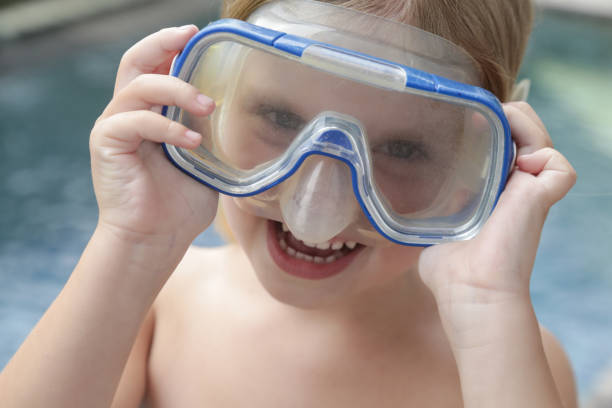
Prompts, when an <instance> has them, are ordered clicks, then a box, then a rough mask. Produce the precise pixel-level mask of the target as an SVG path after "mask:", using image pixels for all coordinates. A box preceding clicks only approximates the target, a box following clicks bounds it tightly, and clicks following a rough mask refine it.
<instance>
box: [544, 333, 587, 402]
mask: <svg viewBox="0 0 612 408" xmlns="http://www.w3.org/2000/svg"><path fill="white" fill-rule="evenodd" d="M540 332H541V334H542V343H543V345H544V352H545V354H546V359H547V360H548V365H549V367H550V370H551V372H552V375H553V378H554V379H555V384H556V385H557V390H558V391H559V395H560V396H561V400H562V401H563V406H564V408H576V407H577V406H578V397H577V393H576V381H575V379H574V372H573V370H572V365H571V363H570V361H569V358H568V357H567V354H566V353H565V350H564V349H563V346H562V345H561V343H560V342H559V340H557V338H556V337H555V336H554V335H553V334H552V333H551V332H550V331H549V330H548V329H546V328H545V327H544V326H542V325H540Z"/></svg>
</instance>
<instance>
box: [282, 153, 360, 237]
mask: <svg viewBox="0 0 612 408" xmlns="http://www.w3.org/2000/svg"><path fill="white" fill-rule="evenodd" d="M285 184H288V185H286V186H285V187H284V189H283V192H282V194H281V199H280V200H281V203H280V206H281V212H282V215H283V220H284V221H285V223H286V224H287V226H288V227H289V229H290V230H291V233H292V234H293V235H294V236H295V237H296V238H298V239H300V240H302V241H306V242H313V243H320V242H326V241H329V240H330V239H331V238H333V237H334V236H336V235H338V234H339V233H340V232H342V231H343V230H344V229H345V228H346V227H347V226H348V225H349V224H351V222H353V220H355V218H356V216H357V211H358V208H357V205H356V202H355V200H354V199H353V198H352V194H353V191H352V189H351V173H350V171H349V169H348V168H347V166H346V165H344V164H343V163H342V162H340V161H338V160H335V159H329V158H320V157H311V158H309V159H307V160H306V161H305V162H304V163H303V164H302V166H301V167H300V169H299V171H298V172H297V173H296V174H294V175H293V176H292V177H291V178H290V179H289V180H287V181H286V182H285Z"/></svg>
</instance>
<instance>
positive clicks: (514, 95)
mask: <svg viewBox="0 0 612 408" xmlns="http://www.w3.org/2000/svg"><path fill="white" fill-rule="evenodd" d="M530 90H531V80H530V79H522V80H520V81H519V82H517V83H515V84H514V85H513V86H512V92H510V100H509V101H508V102H526V101H527V98H528V97H529V91H530Z"/></svg>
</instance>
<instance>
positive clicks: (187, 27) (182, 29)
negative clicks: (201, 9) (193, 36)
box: [177, 24, 195, 31]
mask: <svg viewBox="0 0 612 408" xmlns="http://www.w3.org/2000/svg"><path fill="white" fill-rule="evenodd" d="M193 27H195V26H194V25H193V24H187V25H184V26H182V27H178V28H177V29H178V30H181V31H186V30H189V29H191V28H193Z"/></svg>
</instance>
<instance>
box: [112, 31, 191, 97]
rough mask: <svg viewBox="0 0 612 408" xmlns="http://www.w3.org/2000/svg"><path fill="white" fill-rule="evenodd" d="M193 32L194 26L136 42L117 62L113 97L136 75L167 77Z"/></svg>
mask: <svg viewBox="0 0 612 408" xmlns="http://www.w3.org/2000/svg"><path fill="white" fill-rule="evenodd" d="M197 31H198V28H197V27H196V26H195V25H187V26H183V27H175V28H165V29H163V30H161V31H158V32H156V33H154V34H151V35H149V36H148V37H145V38H144V39H142V40H140V41H139V42H137V43H136V44H135V45H134V46H132V47H131V48H130V49H129V50H127V51H126V52H125V54H123V57H122V58H121V63H120V64H119V69H118V71H117V80H116V82H115V93H117V92H119V91H120V90H121V89H123V87H125V86H126V85H127V84H129V83H130V82H131V81H132V80H133V79H134V78H136V77H137V76H139V75H142V74H150V73H160V74H161V73H163V74H167V73H168V71H169V68H170V64H171V63H172V59H173V58H174V56H175V55H176V54H178V52H179V51H180V50H182V49H183V48H184V47H185V44H187V41H189V39H190V38H191V37H193V36H194V35H195V33H197Z"/></svg>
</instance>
